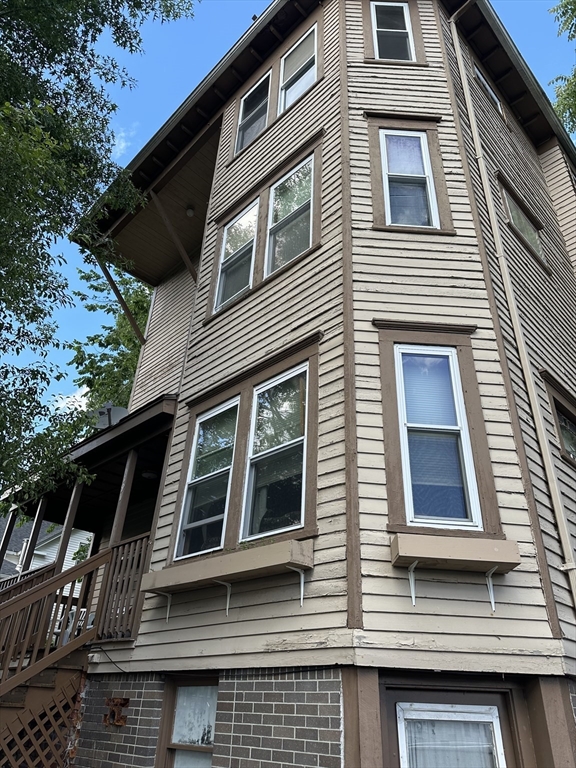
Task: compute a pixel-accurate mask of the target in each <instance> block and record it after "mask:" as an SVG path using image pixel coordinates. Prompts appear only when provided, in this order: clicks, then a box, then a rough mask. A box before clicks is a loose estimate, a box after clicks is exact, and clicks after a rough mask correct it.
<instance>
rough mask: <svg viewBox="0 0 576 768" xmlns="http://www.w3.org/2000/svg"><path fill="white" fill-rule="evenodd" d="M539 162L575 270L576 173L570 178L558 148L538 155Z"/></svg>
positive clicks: (565, 161) (566, 165) (564, 158)
mask: <svg viewBox="0 0 576 768" xmlns="http://www.w3.org/2000/svg"><path fill="white" fill-rule="evenodd" d="M540 162H541V164H542V170H543V171H544V176H545V177H546V182H547V184H548V189H549V191H550V197H551V198H552V202H553V203H554V208H555V209H556V215H557V216H558V223H559V225H560V230H561V231H562V235H563V236H564V241H565V243H566V250H567V252H568V254H569V255H570V259H571V260H572V265H573V267H574V269H575V270H576V213H575V211H576V187H575V184H576V181H575V180H576V172H575V171H572V178H571V175H570V171H569V169H568V161H567V160H566V157H565V156H564V154H563V152H562V150H561V149H560V147H559V146H555V147H552V148H551V149H549V150H547V151H546V152H543V153H542V154H541V155H540Z"/></svg>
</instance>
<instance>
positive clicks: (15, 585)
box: [0, 563, 56, 604]
mask: <svg viewBox="0 0 576 768" xmlns="http://www.w3.org/2000/svg"><path fill="white" fill-rule="evenodd" d="M55 570H56V568H55V565H54V563H49V564H48V565H43V566H42V567H41V568H34V569H33V570H30V571H27V572H25V573H17V574H15V575H14V576H8V578H6V579H2V580H1V581H0V604H2V603H6V602H8V600H10V599H11V598H13V597H16V595H21V594H22V593H23V592H27V591H28V590H29V589H33V588H34V587H37V586H38V585H39V584H42V583H43V582H44V581H48V579H51V578H52V576H54V575H55Z"/></svg>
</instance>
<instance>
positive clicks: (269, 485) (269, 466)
mask: <svg viewBox="0 0 576 768" xmlns="http://www.w3.org/2000/svg"><path fill="white" fill-rule="evenodd" d="M303 458H304V445H303V443H300V444H299V445H295V446H291V447H290V448H287V449H286V450H285V451H280V452H279V453H275V454H274V455H272V456H268V457H267V458H264V459H260V461H257V462H255V464H254V465H253V467H252V473H253V474H252V483H253V485H252V489H253V490H252V506H251V515H250V527H249V530H248V535H249V536H254V535H256V534H258V533H266V532H267V531H275V530H277V529H279V528H288V527H289V526H291V525H299V524H300V522H301V513H302V466H303Z"/></svg>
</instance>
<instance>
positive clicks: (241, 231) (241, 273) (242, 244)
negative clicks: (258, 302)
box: [216, 201, 258, 307]
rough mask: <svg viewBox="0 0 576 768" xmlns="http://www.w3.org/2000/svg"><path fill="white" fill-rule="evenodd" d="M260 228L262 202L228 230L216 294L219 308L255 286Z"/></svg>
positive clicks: (245, 211)
mask: <svg viewBox="0 0 576 768" xmlns="http://www.w3.org/2000/svg"><path fill="white" fill-rule="evenodd" d="M257 224H258V201H256V202H255V203H252V205H251V206H249V207H248V208H247V209H246V210H244V211H242V213H240V214H239V215H238V216H237V217H236V218H235V219H234V220H233V221H231V222H230V224H228V225H227V226H226V227H225V228H224V238H223V243H222V260H221V264H220V276H219V280H218V292H217V294H216V306H217V307H221V306H222V305H223V304H225V303H226V302H228V301H230V299H233V298H234V297H235V296H238V295H239V294H240V293H242V292H243V291H245V290H246V289H247V288H249V287H250V285H251V282H252V270H253V264H254V249H255V244H256V227H257Z"/></svg>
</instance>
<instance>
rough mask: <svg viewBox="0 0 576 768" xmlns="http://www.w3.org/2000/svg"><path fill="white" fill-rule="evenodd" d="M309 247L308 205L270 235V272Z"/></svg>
mask: <svg viewBox="0 0 576 768" xmlns="http://www.w3.org/2000/svg"><path fill="white" fill-rule="evenodd" d="M308 248H310V206H309V205H308V206H307V207H306V208H304V209H303V210H302V212H301V213H300V215H298V216H296V217H295V218H293V219H289V220H288V221H287V222H286V224H281V225H280V227H279V228H278V229H276V230H274V232H272V234H271V235H270V272H275V271H276V270H277V269H280V267H283V266H284V264H288V262H290V261H292V259H295V258H296V256H299V255H300V254H301V253H304V251H306V250H308Z"/></svg>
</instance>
